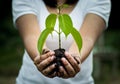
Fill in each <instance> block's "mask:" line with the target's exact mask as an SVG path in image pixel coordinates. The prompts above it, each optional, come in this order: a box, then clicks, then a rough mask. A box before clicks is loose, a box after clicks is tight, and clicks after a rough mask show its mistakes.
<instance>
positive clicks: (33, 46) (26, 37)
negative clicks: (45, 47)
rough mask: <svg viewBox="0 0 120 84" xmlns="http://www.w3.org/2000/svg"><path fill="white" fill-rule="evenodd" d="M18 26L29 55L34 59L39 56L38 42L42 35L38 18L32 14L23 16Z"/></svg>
mask: <svg viewBox="0 0 120 84" xmlns="http://www.w3.org/2000/svg"><path fill="white" fill-rule="evenodd" d="M16 25H17V27H18V30H19V32H20V36H21V37H22V39H23V43H24V46H25V48H26V50H27V52H28V54H29V55H30V57H31V58H32V59H34V58H35V57H36V56H37V55H38V54H39V52H38V50H37V41H38V38H39V35H40V28H39V25H38V21H37V17H36V16H35V15H32V14H28V15H23V16H21V17H20V18H18V19H17V21H16Z"/></svg>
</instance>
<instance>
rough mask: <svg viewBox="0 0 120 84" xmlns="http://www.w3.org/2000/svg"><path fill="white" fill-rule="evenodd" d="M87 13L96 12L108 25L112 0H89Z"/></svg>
mask: <svg viewBox="0 0 120 84" xmlns="http://www.w3.org/2000/svg"><path fill="white" fill-rule="evenodd" d="M86 5H87V6H86V7H87V8H86V9H85V10H86V11H85V13H86V14H87V13H94V14H97V15H99V16H100V17H102V18H103V19H104V21H105V23H106V28H107V27H108V21H109V16H110V12H111V1H110V0H88V2H87V4H86Z"/></svg>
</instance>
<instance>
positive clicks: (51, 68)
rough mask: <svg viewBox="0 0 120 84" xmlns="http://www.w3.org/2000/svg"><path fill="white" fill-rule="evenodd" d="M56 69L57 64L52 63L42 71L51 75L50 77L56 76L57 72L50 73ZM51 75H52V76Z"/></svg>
mask: <svg viewBox="0 0 120 84" xmlns="http://www.w3.org/2000/svg"><path fill="white" fill-rule="evenodd" d="M54 69H55V64H52V65H51V66H49V67H47V68H46V69H44V70H43V71H42V73H43V74H44V75H46V76H48V75H49V77H54V76H55V73H53V74H50V73H51V72H52V71H53V70H54ZM50 75H51V76H50Z"/></svg>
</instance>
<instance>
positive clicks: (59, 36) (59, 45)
mask: <svg viewBox="0 0 120 84" xmlns="http://www.w3.org/2000/svg"><path fill="white" fill-rule="evenodd" d="M59 15H60V7H58V16H59ZM58 35H59V49H61V32H60V25H59V33H58Z"/></svg>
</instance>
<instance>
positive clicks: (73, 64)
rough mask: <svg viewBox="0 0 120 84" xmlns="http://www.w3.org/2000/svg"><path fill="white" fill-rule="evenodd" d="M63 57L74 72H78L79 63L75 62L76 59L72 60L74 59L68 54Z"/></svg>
mask: <svg viewBox="0 0 120 84" xmlns="http://www.w3.org/2000/svg"><path fill="white" fill-rule="evenodd" d="M65 56H66V58H67V60H68V61H69V62H70V64H71V65H72V67H73V68H74V70H75V72H76V73H77V72H79V71H80V66H79V64H78V62H79V61H78V62H77V61H76V60H78V58H77V59H74V57H73V56H71V55H70V54H69V53H68V52H65Z"/></svg>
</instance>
